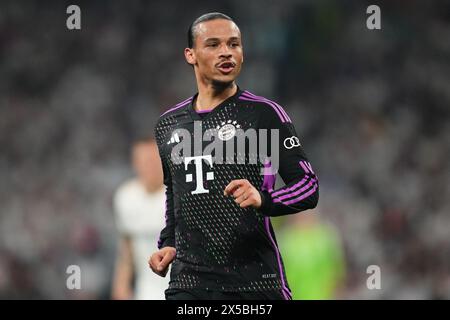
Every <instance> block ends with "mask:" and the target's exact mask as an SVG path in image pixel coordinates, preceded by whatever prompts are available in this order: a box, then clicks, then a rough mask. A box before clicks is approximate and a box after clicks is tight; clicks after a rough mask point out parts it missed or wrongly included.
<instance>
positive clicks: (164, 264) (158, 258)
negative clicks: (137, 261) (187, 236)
mask: <svg viewBox="0 0 450 320" xmlns="http://www.w3.org/2000/svg"><path fill="white" fill-rule="evenodd" d="M176 252H177V251H176V249H175V248H173V247H164V248H162V249H161V250H158V251H156V252H155V253H153V254H152V256H151V257H150V259H149V260H148V265H149V267H150V268H151V269H152V270H153V272H154V273H156V274H157V275H159V276H161V277H165V276H166V274H167V270H169V265H170V264H171V263H172V261H173V260H174V259H175V254H176Z"/></svg>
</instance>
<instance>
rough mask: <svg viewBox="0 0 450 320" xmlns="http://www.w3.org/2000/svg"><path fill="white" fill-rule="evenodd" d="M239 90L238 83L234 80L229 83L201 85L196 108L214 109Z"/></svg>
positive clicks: (197, 109) (199, 109)
mask: <svg viewBox="0 0 450 320" xmlns="http://www.w3.org/2000/svg"><path fill="white" fill-rule="evenodd" d="M236 92H237V85H236V83H235V82H232V83H230V84H227V85H223V86H220V85H214V84H210V85H208V86H199V88H198V96H197V100H196V102H195V106H194V107H195V110H196V111H202V110H212V109H214V108H215V107H217V106H218V105H219V104H221V103H222V102H223V101H225V100H226V99H228V98H229V97H231V96H233V95H234V94H236Z"/></svg>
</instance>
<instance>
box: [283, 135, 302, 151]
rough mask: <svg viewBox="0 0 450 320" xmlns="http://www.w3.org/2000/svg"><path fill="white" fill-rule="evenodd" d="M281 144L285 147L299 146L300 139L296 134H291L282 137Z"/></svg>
mask: <svg viewBox="0 0 450 320" xmlns="http://www.w3.org/2000/svg"><path fill="white" fill-rule="evenodd" d="M283 144H284V147H285V148H286V149H292V148H294V147H300V140H298V138H297V137H296V136H292V137H289V138H286V139H284V142H283Z"/></svg>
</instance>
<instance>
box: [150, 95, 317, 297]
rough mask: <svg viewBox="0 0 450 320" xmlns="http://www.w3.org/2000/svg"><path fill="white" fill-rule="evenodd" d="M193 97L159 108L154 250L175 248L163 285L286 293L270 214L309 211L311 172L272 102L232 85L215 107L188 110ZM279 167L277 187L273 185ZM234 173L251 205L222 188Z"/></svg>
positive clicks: (313, 194) (313, 187)
mask: <svg viewBox="0 0 450 320" xmlns="http://www.w3.org/2000/svg"><path fill="white" fill-rule="evenodd" d="M196 96H197V95H195V96H193V97H191V98H189V99H187V100H185V101H183V102H180V103H179V104H177V105H176V106H174V107H172V108H171V109H169V110H168V111H166V112H165V113H164V114H162V116H161V117H160V119H159V121H158V124H157V125H156V128H155V137H156V140H157V143H158V148H159V152H160V156H161V161H162V164H163V170H164V184H165V185H166V226H165V228H164V229H163V230H162V231H161V235H160V240H159V242H158V247H159V248H162V247H165V246H172V247H175V248H176V258H175V260H174V262H173V263H172V268H171V275H170V278H171V280H170V284H169V288H178V289H190V288H202V289H206V290H208V289H209V290H219V291H268V290H282V292H283V294H284V296H285V297H286V298H287V299H288V298H289V297H290V290H289V286H288V283H287V279H286V277H285V272H284V267H283V262H282V258H281V255H280V251H279V249H278V246H277V241H276V238H275V234H274V231H273V228H272V225H271V222H270V217H271V216H279V215H286V214H293V213H297V212H300V211H303V210H306V209H311V208H314V207H315V206H316V204H317V202H318V194H319V185H318V180H317V176H316V175H315V173H314V171H313V169H312V166H311V164H310V163H309V161H308V159H307V157H306V155H305V153H304V150H303V148H302V145H301V143H300V139H299V138H298V136H297V134H296V132H295V129H294V126H293V125H292V122H291V119H290V118H289V116H288V114H287V113H286V112H285V110H284V109H283V108H282V107H281V106H280V105H278V104H277V103H275V102H273V101H270V100H268V99H266V98H263V97H260V96H256V95H254V94H252V93H250V92H249V91H242V90H240V89H239V88H238V90H237V92H236V94H235V95H233V96H231V97H229V98H228V99H226V100H225V101H223V102H222V103H221V104H220V105H218V106H216V107H215V108H214V109H212V110H210V111H206V112H205V111H203V112H196V111H195V109H194V107H193V101H195V99H196ZM255 137H256V138H255ZM277 173H279V175H280V176H281V178H282V179H283V181H284V183H285V186H283V187H282V188H279V189H274V184H275V175H276V174H277ZM235 179H247V180H248V181H249V182H250V183H251V184H252V185H253V186H255V187H256V188H257V189H258V190H259V191H260V194H261V198H262V205H261V207H260V208H259V209H254V208H241V207H240V206H239V205H238V204H237V203H235V201H234V199H233V198H232V197H229V196H225V195H224V189H225V187H226V186H227V185H228V184H229V183H230V182H231V181H232V180H235Z"/></svg>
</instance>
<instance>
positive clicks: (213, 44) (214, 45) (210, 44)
mask: <svg viewBox="0 0 450 320" xmlns="http://www.w3.org/2000/svg"><path fill="white" fill-rule="evenodd" d="M207 46H208V47H213V48H214V47H217V43H209V44H208V45H207Z"/></svg>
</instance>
